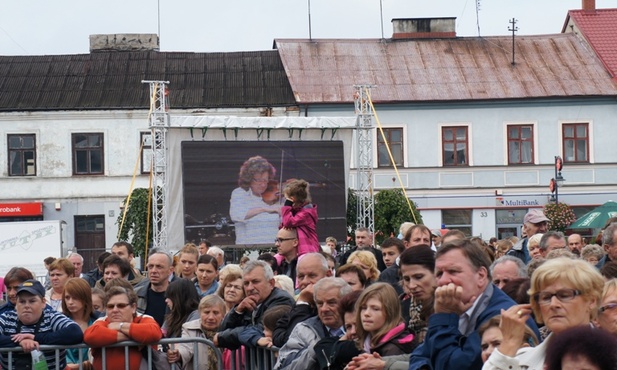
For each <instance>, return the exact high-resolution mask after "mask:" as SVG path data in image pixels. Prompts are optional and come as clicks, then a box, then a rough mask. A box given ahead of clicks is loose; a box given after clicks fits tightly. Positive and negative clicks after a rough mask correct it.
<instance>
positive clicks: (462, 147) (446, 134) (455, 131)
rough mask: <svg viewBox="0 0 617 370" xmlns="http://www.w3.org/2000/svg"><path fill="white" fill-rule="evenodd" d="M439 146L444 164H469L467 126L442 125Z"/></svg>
mask: <svg viewBox="0 0 617 370" xmlns="http://www.w3.org/2000/svg"><path fill="white" fill-rule="evenodd" d="M441 146H442V154H443V165H444V166H468V165H469V151H468V150H469V149H468V148H469V140H468V127H467V126H452V127H448V126H445V127H442V128H441Z"/></svg>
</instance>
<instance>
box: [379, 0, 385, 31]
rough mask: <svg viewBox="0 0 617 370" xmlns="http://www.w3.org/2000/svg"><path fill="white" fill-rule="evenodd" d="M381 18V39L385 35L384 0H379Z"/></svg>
mask: <svg viewBox="0 0 617 370" xmlns="http://www.w3.org/2000/svg"><path fill="white" fill-rule="evenodd" d="M379 20H380V21H381V39H382V40H383V39H384V38H385V37H384V35H383V0H379Z"/></svg>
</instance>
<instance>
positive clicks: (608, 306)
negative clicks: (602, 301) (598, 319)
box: [600, 303, 617, 312]
mask: <svg viewBox="0 0 617 370" xmlns="http://www.w3.org/2000/svg"><path fill="white" fill-rule="evenodd" d="M616 308H617V303H608V304H606V305H604V306H602V307H600V312H606V311H612V310H614V309H616Z"/></svg>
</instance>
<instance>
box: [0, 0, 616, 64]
mask: <svg viewBox="0 0 617 370" xmlns="http://www.w3.org/2000/svg"><path fill="white" fill-rule="evenodd" d="M159 1H160V8H161V50H163V51H195V52H215V51H243V50H267V49H271V48H272V41H273V40H274V39H275V38H308V20H307V18H308V17H307V2H308V0H224V1H216V2H215V1H211V0H159ZM310 1H311V17H312V35H313V38H379V37H381V26H380V18H379V0H310ZM475 1H476V0H423V1H419V0H383V9H384V11H383V13H384V17H383V18H384V34H385V37H390V36H391V35H392V26H391V23H390V20H391V19H392V18H415V17H457V34H458V36H477V34H478V31H477V23H476V7H475ZM479 1H480V12H479V21H480V22H479V23H480V31H481V35H482V36H492V35H505V34H509V33H508V26H509V24H508V21H509V20H510V19H511V18H513V17H514V18H516V19H517V20H518V21H519V23H518V27H519V30H520V31H519V33H518V34H520V35H529V34H545V33H559V32H560V31H561V27H562V26H563V23H564V20H565V18H566V14H567V11H568V9H580V7H581V2H582V0H479ZM596 3H597V7H598V8H610V7H613V8H614V7H617V0H597V1H596ZM0 4H1V9H2V11H0V55H39V54H77V53H87V52H88V48H89V41H88V36H89V35H90V34H111V33H157V0H147V1H146V0H124V1H120V0H105V1H100V0H80V1H77V0H13V1H9V0H5V1H2V2H1V3H0Z"/></svg>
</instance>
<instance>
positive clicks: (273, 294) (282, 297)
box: [212, 261, 294, 349]
mask: <svg viewBox="0 0 617 370" xmlns="http://www.w3.org/2000/svg"><path fill="white" fill-rule="evenodd" d="M242 283H243V285H244V293H245V295H246V298H244V299H243V300H242V301H241V302H240V303H238V304H237V305H236V306H234V307H233V308H232V309H231V310H230V311H229V313H228V314H227V316H225V319H224V320H223V323H222V324H221V331H220V332H218V333H217V334H216V335H215V336H214V338H213V340H212V341H213V342H214V344H215V345H216V346H217V347H223V348H229V349H238V348H239V347H240V346H241V345H250V343H243V342H242V341H241V340H240V335H241V334H242V332H243V331H245V330H247V329H248V328H250V327H253V326H261V325H262V320H263V315H264V313H265V312H266V310H267V309H268V308H270V307H274V306H279V305H287V306H290V307H291V306H292V305H293V304H294V300H293V297H292V296H290V295H289V293H287V292H286V291H284V290H282V289H279V288H276V287H275V286H274V272H272V268H271V267H270V265H269V264H268V263H267V262H264V261H249V262H247V264H246V266H244V270H243V272H242Z"/></svg>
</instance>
